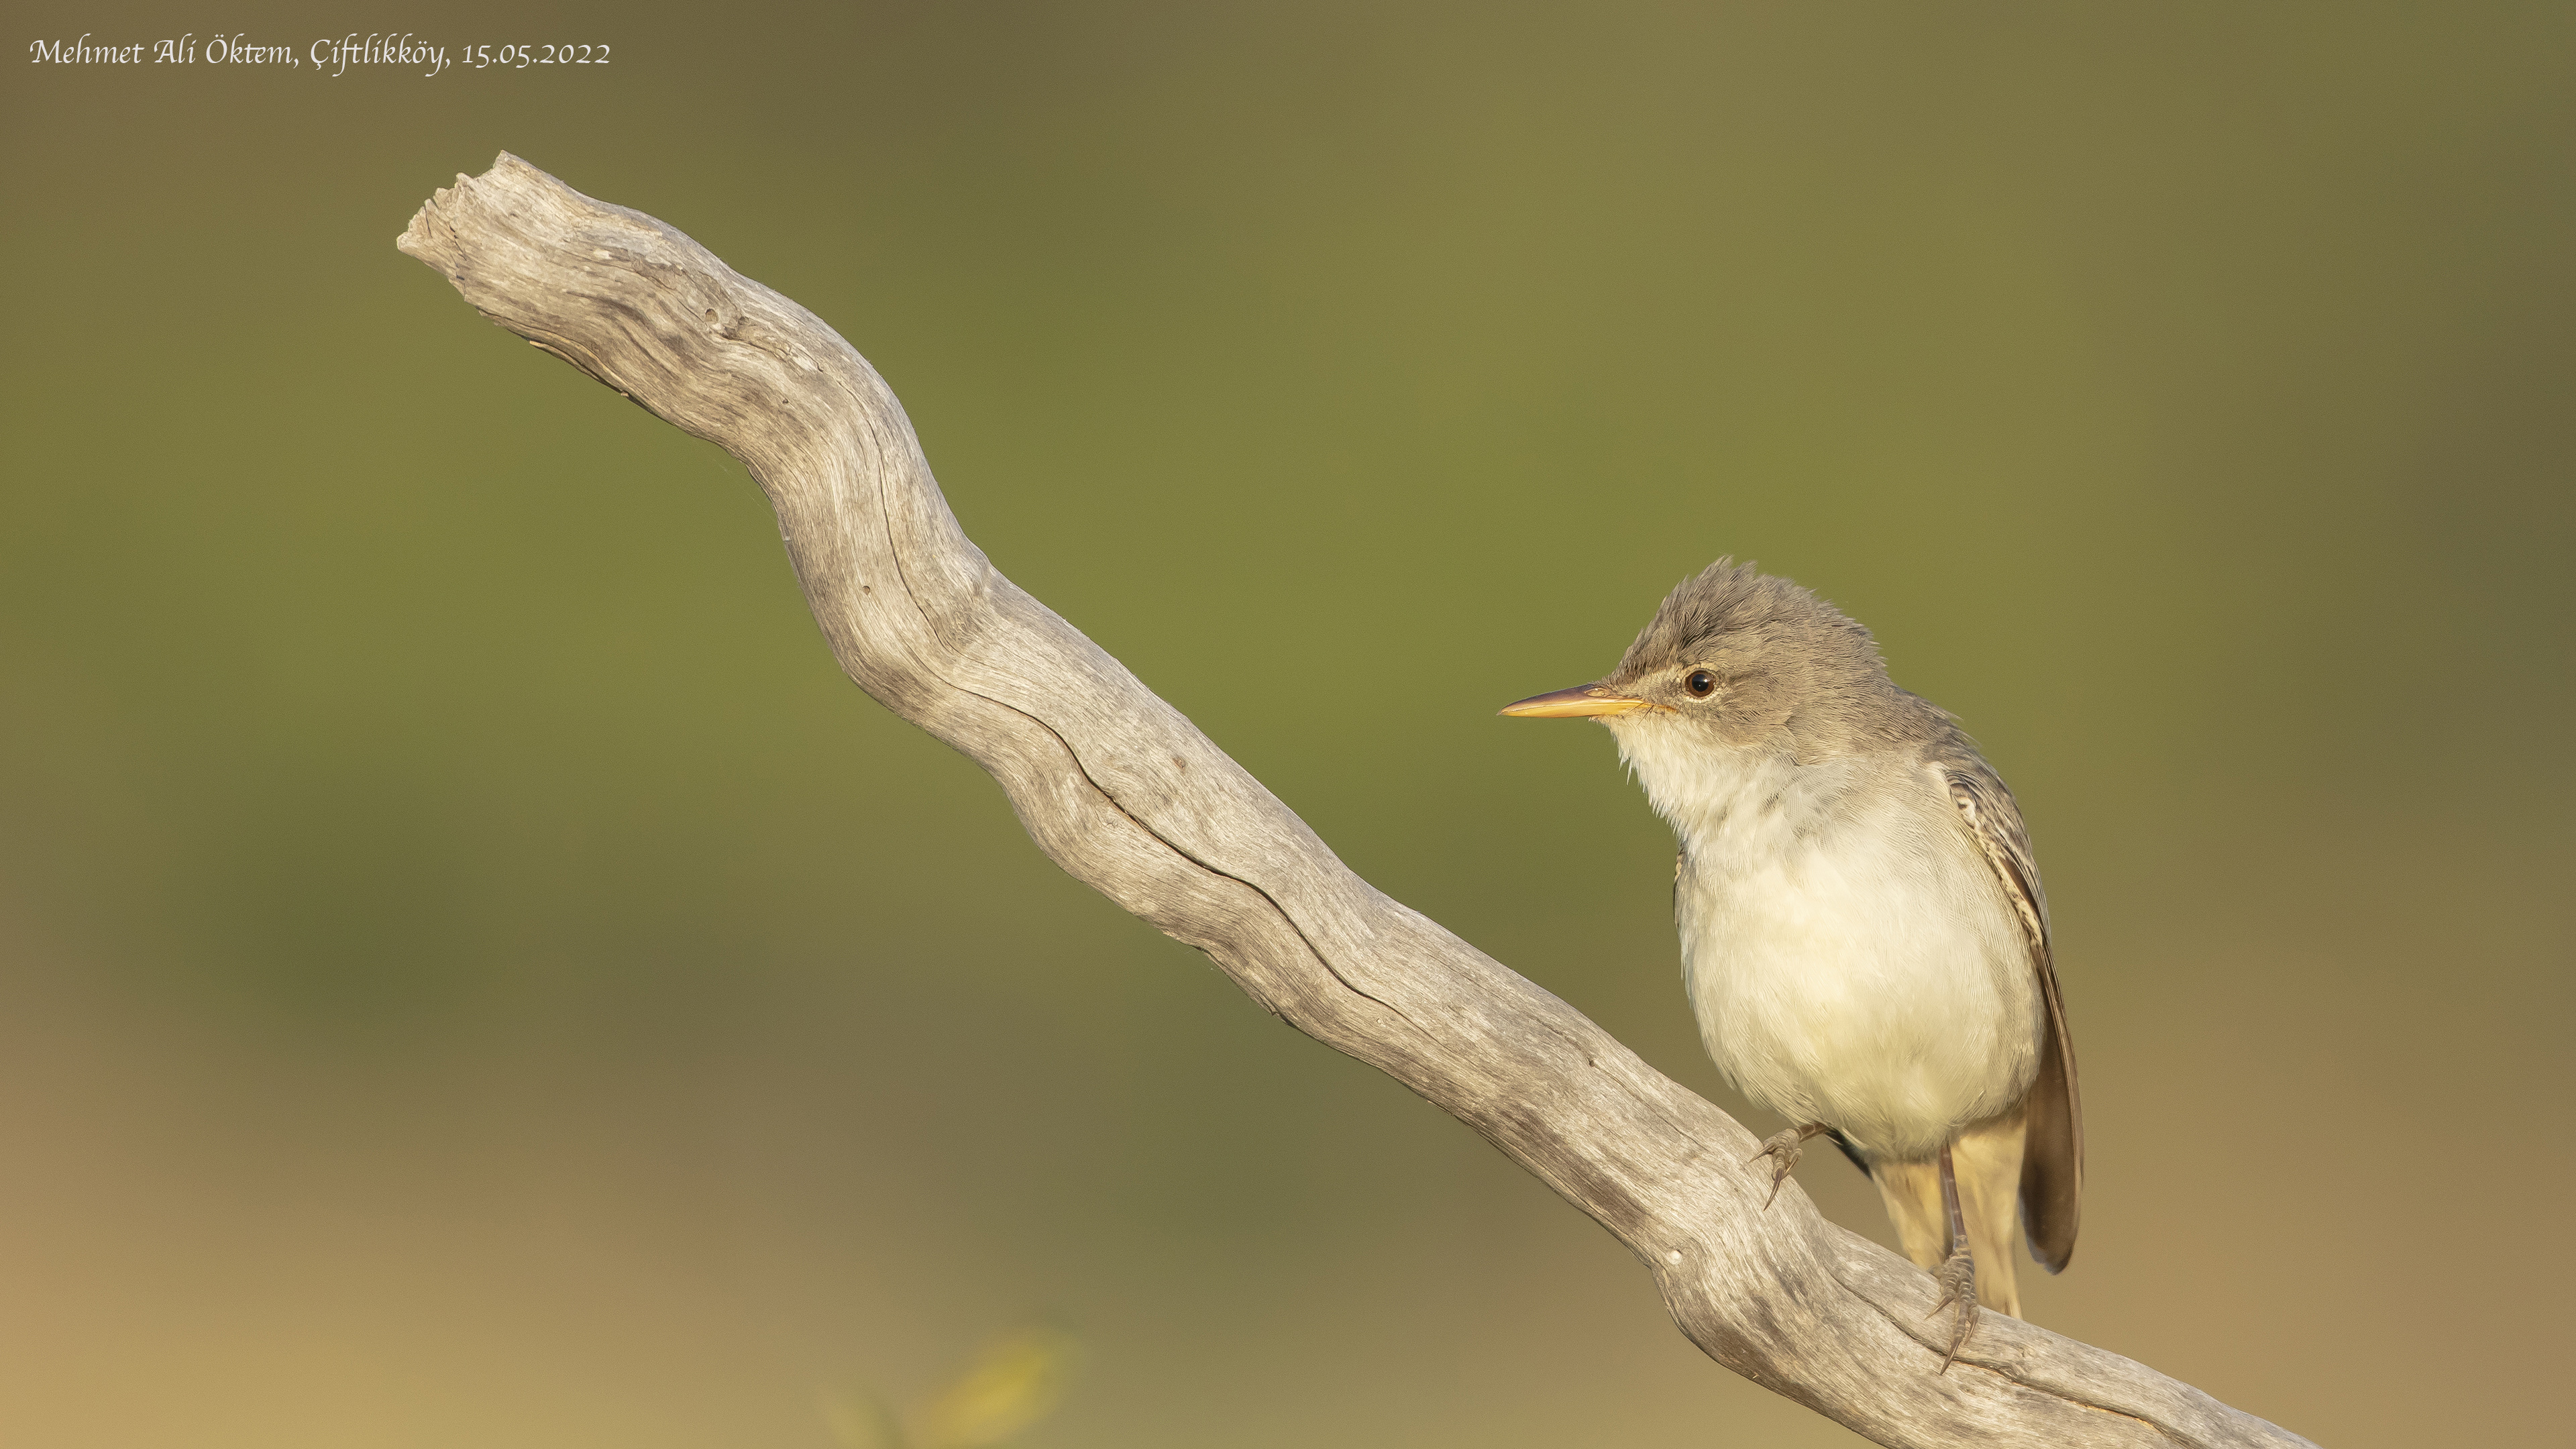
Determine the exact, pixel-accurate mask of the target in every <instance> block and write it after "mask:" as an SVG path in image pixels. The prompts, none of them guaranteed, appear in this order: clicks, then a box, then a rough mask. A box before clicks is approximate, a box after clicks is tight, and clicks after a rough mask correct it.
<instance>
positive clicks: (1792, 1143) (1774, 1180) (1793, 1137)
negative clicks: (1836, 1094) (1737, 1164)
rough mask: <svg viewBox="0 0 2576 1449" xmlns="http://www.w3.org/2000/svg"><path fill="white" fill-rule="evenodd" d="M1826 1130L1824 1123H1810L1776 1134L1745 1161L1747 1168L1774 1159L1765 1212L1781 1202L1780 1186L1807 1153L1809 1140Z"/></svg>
mask: <svg viewBox="0 0 2576 1449" xmlns="http://www.w3.org/2000/svg"><path fill="white" fill-rule="evenodd" d="M1825 1130H1827V1129H1826V1127H1825V1125H1824V1124H1823V1123H1821V1122H1810V1123H1808V1124H1806V1125H1805V1126H1803V1127H1792V1128H1789V1129H1788V1130H1786V1131H1783V1132H1774V1133H1772V1134H1771V1135H1770V1137H1768V1138H1767V1139H1765V1140H1764V1141H1763V1143H1762V1150H1761V1151H1759V1152H1757V1153H1754V1154H1753V1155H1752V1156H1751V1157H1748V1158H1746V1159H1744V1165H1745V1166H1747V1167H1751V1166H1752V1165H1753V1164H1754V1163H1757V1162H1760V1161H1761V1160H1762V1159H1763V1158H1766V1157H1768V1158H1771V1159H1772V1163H1771V1195H1770V1196H1769V1197H1766V1198H1764V1199H1763V1200H1762V1206H1763V1208H1764V1210H1766V1211H1768V1210H1769V1208H1770V1206H1771V1204H1773V1203H1775V1202H1777V1201H1779V1199H1780V1184H1782V1183H1784V1182H1787V1181H1788V1180H1789V1170H1790V1169H1791V1168H1794V1167H1796V1166H1797V1165H1798V1158H1799V1157H1800V1156H1801V1155H1802V1154H1804V1153H1805V1152H1806V1150H1807V1139H1808V1138H1810V1137H1813V1136H1815V1135H1817V1134H1818V1133H1821V1132H1823V1131H1825Z"/></svg>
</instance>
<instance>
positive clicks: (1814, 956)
mask: <svg viewBox="0 0 2576 1449" xmlns="http://www.w3.org/2000/svg"><path fill="white" fill-rule="evenodd" d="M1502 713H1503V714H1506V715H1511V716H1516V717H1523V718H1590V719H1593V720H1595V721H1597V722H1599V723H1600V724H1603V725H1605V726H1607V727H1608V728H1609V730H1610V733H1611V735H1612V737H1613V738H1614V739H1615V740H1616V741H1617V742H1618V747H1619V755H1620V758H1621V760H1622V761H1623V762H1624V763H1625V764H1626V765H1627V767H1628V769H1629V771H1630V773H1631V774H1633V775H1634V776H1635V778H1636V779H1637V781H1638V783H1639V784H1641V785H1642V786H1643V787H1644V788H1645V793H1646V799H1647V801H1648V802H1649V803H1650V804H1651V805H1652V806H1653V808H1654V810H1655V812H1656V813H1657V814H1659V815H1661V816H1662V817H1663V818H1664V819H1665V820H1666V821H1667V822H1669V823H1670V824H1671V825H1672V827H1673V832H1674V835H1675V837H1676V841H1677V843H1678V845H1679V847H1680V849H1679V852H1678V854H1677V855H1676V857H1675V860H1674V866H1673V915H1674V922H1675V925H1676V927H1677V928H1678V930H1679V933H1680V936H1681V960H1682V979H1683V983H1684V986H1685V988H1686V989H1687V992H1688V994H1689V997H1690V1001H1691V1006H1692V1009H1693V1013H1694V1015H1695V1016H1696V1017H1697V1018H1698V1022H1699V1029H1700V1037H1701V1040H1702V1041H1703V1042H1704V1043H1705V1044H1706V1046H1707V1048H1708V1051H1709V1054H1710V1056H1712V1057H1713V1058H1715V1060H1716V1062H1717V1065H1718V1068H1719V1070H1720V1071H1721V1072H1722V1073H1723V1074H1724V1075H1725V1077H1726V1078H1727V1080H1728V1081H1729V1082H1730V1083H1731V1084H1732V1085H1733V1086H1734V1087H1735V1088H1736V1089H1737V1090H1738V1091H1740V1092H1742V1093H1743V1095H1744V1096H1745V1097H1746V1098H1747V1099H1748V1100H1750V1101H1752V1102H1753V1103H1754V1104H1755V1105H1757V1106H1760V1107H1763V1108H1767V1109H1769V1110H1771V1111H1773V1112H1777V1113H1779V1114H1780V1115H1781V1116H1783V1117H1786V1118H1787V1119H1788V1120H1789V1122H1790V1124H1791V1125H1790V1126H1789V1127H1788V1128H1787V1129H1785V1130H1783V1131H1781V1132H1780V1133H1778V1134H1777V1135H1775V1136H1773V1137H1771V1138H1769V1139H1768V1140H1767V1141H1765V1142H1764V1143H1763V1144H1762V1150H1761V1151H1760V1152H1757V1153H1755V1154H1754V1155H1753V1157H1751V1158H1749V1159H1747V1161H1746V1164H1745V1165H1746V1166H1748V1167H1751V1166H1752V1165H1753V1164H1756V1163H1763V1162H1764V1161H1765V1160H1766V1159H1768V1170H1769V1172H1770V1175H1771V1182H1770V1194H1769V1196H1768V1197H1766V1198H1765V1200H1764V1203H1763V1206H1764V1209H1765V1210H1768V1208H1769V1207H1770V1205H1771V1202H1772V1201H1773V1200H1775V1199H1776V1198H1777V1197H1778V1195H1779V1191H1780V1184H1781V1183H1782V1182H1784V1181H1786V1180H1787V1178H1788V1177H1789V1174H1790V1172H1791V1170H1792V1169H1793V1168H1795V1167H1796V1166H1797V1163H1798V1158H1799V1154H1800V1152H1801V1150H1802V1149H1803V1146H1804V1144H1805V1143H1806V1142H1807V1141H1808V1140H1810V1139H1812V1138H1814V1137H1817V1136H1828V1137H1830V1138H1831V1139H1832V1140H1833V1141H1834V1143H1835V1144H1836V1145H1837V1146H1839V1147H1841V1148H1842V1149H1843V1151H1844V1153H1845V1154H1846V1155H1847V1156H1849V1157H1850V1158H1851V1160H1852V1161H1853V1162H1854V1163H1855V1164H1857V1165H1858V1166H1860V1168H1861V1169H1862V1170H1863V1171H1865V1172H1867V1173H1868V1174H1869V1176H1870V1178H1871V1180H1872V1181H1874V1182H1875V1183H1876V1184H1877V1186H1878V1190H1879V1194H1880V1196H1881V1198H1882V1199H1883V1200H1884V1201H1885V1203H1886V1206H1887V1213H1888V1217H1889V1218H1890V1219H1891V1220H1892V1221H1893V1223H1894V1225H1895V1227H1896V1232H1897V1237H1898V1239H1899V1240H1900V1241H1901V1242H1902V1243H1903V1245H1904V1248H1905V1253H1906V1256H1907V1257H1909V1258H1911V1259H1912V1260H1913V1261H1914V1262H1915V1264H1916V1265H1917V1266H1920V1267H1922V1268H1925V1269H1928V1270H1930V1271H1931V1272H1932V1274H1933V1277H1934V1280H1935V1283H1936V1285H1937V1286H1938V1288H1939V1289H1940V1291H1941V1295H1942V1296H1941V1299H1940V1301H1939V1302H1937V1303H1936V1304H1935V1305H1934V1306H1933V1309H1932V1313H1931V1314H1926V1315H1925V1316H1926V1317H1927V1318H1928V1317H1931V1316H1932V1314H1937V1313H1940V1312H1941V1311H1942V1310H1943V1309H1945V1308H1951V1307H1953V1306H1954V1305H1955V1310H1956V1316H1955V1320H1954V1322H1953V1324H1952V1325H1951V1334H1950V1340H1949V1351H1948V1352H1947V1353H1946V1354H1945V1355H1944V1356H1943V1358H1942V1361H1941V1370H1940V1371H1941V1372H1943V1373H1947V1372H1948V1371H1949V1368H1950V1365H1951V1364H1952V1363H1953V1362H1954V1361H1956V1359H1957V1358H1958V1355H1959V1353H1960V1351H1961V1349H1962V1348H1963V1347H1964V1346H1965V1345H1966V1343H1967V1341H1968V1338H1969V1335H1970V1334H1971V1332H1972V1331H1973V1330H1974V1327H1975V1325H1976V1322H1977V1314H1978V1307H1979V1304H1980V1302H1982V1303H1983V1305H1984V1306H1985V1307H1987V1308H1991V1309H1994V1310H1996V1311H1999V1312H2002V1313H2007V1314H2010V1315H2012V1316H2014V1317H2020V1316H2021V1296H2020V1290H2019V1286H2018V1280H2017V1277H2016V1264H2015V1253H2014V1238H2015V1236H2016V1235H2015V1233H2014V1231H2013V1229H2014V1225H2015V1218H2016V1216H2018V1218H2019V1220H2020V1227H2021V1230H2022V1231H2021V1233H2020V1235H2019V1236H2020V1237H2022V1238H2023V1239H2024V1240H2025V1241H2027V1243H2028V1244H2029V1248H2030V1254H2031V1257H2032V1258H2033V1259H2034V1260H2035V1261H2036V1262H2037V1263H2038V1264H2039V1265H2040V1267H2042V1268H2044V1269H2046V1270H2047V1271H2049V1272H2051V1273H2055V1272H2058V1271H2060V1270H2062V1269H2064V1268H2065V1266H2066V1264H2067V1261H2068V1259H2069V1258H2070V1257H2071V1256H2072V1255H2073V1253H2074V1251H2075V1235H2076V1229H2077V1226H2078V1220H2079V1217H2080V1208H2081V1203H2082V1197H2083V1183H2084V1117H2083V1109H2082V1105H2081V1102H2080V1099H2079V1096H2078V1092H2077V1088H2076V1074H2075V1052H2074V1047H2073V1043H2072V1041H2071V1040H2070V1038H2069V1036H2068V1033H2067V1026H2066V1009H2065V1006H2064V1003H2063V1002H2062V1001H2061V999H2060V997H2059V992H2058V985H2057V970H2056V963H2055V959H2054V953H2053V950H2052V947H2051V944H2050V936H2049V924H2048V897H2047V895H2046V894H2045V892H2044V891H2043V890H2042V889H2041V886H2040V879H2039V867H2038V865H2037V863H2036V862H2035V861H2034V860H2033V859H2032V855H2031V848H2030V837H2029V834H2028V832H2027V831H2026V830H2025V828H2024V826H2023V823H2022V817H2021V810H2020V807H2019V806H2018V805H2017V804H2015V802H2014V800H2013V796H2012V792H2011V791H2010V790H2008V789H2006V788H2005V787H2004V782H2003V778H2002V777H2001V776H2000V775H1998V774H1996V773H1995V770H1994V768H1993V767H1992V766H1990V765H1988V764H1987V763H1986V760H1985V757H1984V756H1983V755H1981V754H1980V753H1979V752H1978V750H1977V746H1976V744H1975V742H1974V741H1972V740H1971V739H1969V737H1968V736H1967V734H1966V733H1964V732H1963V731H1962V730H1961V729H1960V727H1959V723H1958V720H1957V719H1956V717H1955V716H1953V715H1951V714H1950V713H1949V712H1948V711H1946V710H1943V709H1941V708H1940V707H1938V706H1936V705H1934V704H1932V703H1931V702H1930V701H1928V700H1926V699H1923V698H1922V697H1921V696H1919V695H1915V694H1911V693H1909V692H1907V691H1905V690H1903V689H1900V688H1898V687H1897V685H1896V683H1895V682H1894V680H1892V679H1891V678H1890V677H1889V675H1888V671H1887V665H1886V663H1885V661H1884V660H1883V659H1882V658H1881V657H1880V655H1879V650H1878V645H1877V642H1876V641H1875V640H1874V639H1872V637H1871V636H1870V633H1869V631H1868V630H1867V629H1865V628H1862V627H1861V626H1860V625H1859V624H1858V623H1856V622H1854V621H1853V620H1852V619H1851V618H1849V617H1848V616H1846V615H1845V614H1844V613H1843V612H1842V611H1841V610H1840V609H1837V608H1835V607H1834V606H1833V605H1832V604H1830V603H1828V602H1826V601H1825V600H1823V599H1821V598H1819V597H1817V596H1816V595H1815V594H1813V593H1811V592H1809V591H1808V590H1806V589H1804V588H1801V587H1799V586H1798V585H1797V584H1795V583H1793V582H1791V581H1789V580H1787V579H1783V578H1776V577H1772V576H1770V575H1766V574H1763V573H1761V572H1759V571H1758V570H1757V569H1756V568H1755V566H1753V565H1751V564H1743V565H1739V564H1736V563H1735V562H1734V561H1733V560H1732V559H1726V558H1721V559H1719V560H1718V561H1717V562H1716V563H1714V564H1711V565H1710V566H1709V567H1708V568H1706V569H1705V570H1703V571H1701V572H1700V573H1698V574H1697V575H1695V576H1693V577H1691V578H1688V579H1685V580H1683V581H1682V582H1681V584H1680V585H1679V586H1677V587H1676V588H1674V589H1673V591H1672V592H1671V594H1670V595H1668V596H1667V597H1666V598H1665V599H1664V601H1663V604H1662V606H1661V607H1660V608H1658V609H1657V610H1656V611H1655V615H1654V618H1653V619H1652V620H1650V621H1649V622H1648V623H1647V624H1646V627H1645V628H1644V629H1643V630H1642V631H1641V632H1639V634H1638V635H1637V638H1636V642H1634V643H1632V644H1630V645H1629V646H1628V650H1627V653H1626V654H1625V655H1623V656H1622V657H1621V658H1620V660H1619V665H1618V667H1617V668H1616V669H1613V670H1612V671H1610V673H1609V674H1608V675H1607V676H1605V677H1603V678H1602V679H1601V680H1600V681H1598V682H1597V683H1593V684H1587V685H1578V686H1576V687H1574V688H1572V689H1560V690H1557V691H1555V692H1553V693H1549V694H1541V695H1535V696H1533V697H1531V698H1528V699H1524V700H1520V701H1517V702H1515V703H1513V704H1510V705H1506V706H1504V708H1503V710H1502ZM1757 1186H1758V1179H1757Z"/></svg>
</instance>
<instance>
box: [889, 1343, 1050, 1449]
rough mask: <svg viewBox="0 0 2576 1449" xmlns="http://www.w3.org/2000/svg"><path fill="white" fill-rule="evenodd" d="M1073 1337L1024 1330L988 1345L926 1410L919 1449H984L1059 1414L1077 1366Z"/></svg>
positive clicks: (923, 1407)
mask: <svg viewBox="0 0 2576 1449" xmlns="http://www.w3.org/2000/svg"><path fill="white" fill-rule="evenodd" d="M1073 1355H1074V1340H1073V1335H1071V1334H1069V1333H1065V1332H1062V1331H1060V1330H1057V1329H1050V1328H1029V1329H1022V1330H1020V1331H1018V1332H1016V1333H1009V1334H1005V1335H1003V1336H1002V1337H1000V1338H997V1339H995V1340H993V1341H992V1342H991V1343H990V1344H987V1345H986V1346H985V1349H984V1353H983V1356H982V1357H980V1358H978V1359H977V1360H976V1361H975V1363H974V1365H973V1366H972V1367H970V1368H968V1369H967V1370H966V1372H965V1373H964V1374H963V1375H961V1376H960V1377H959V1378H958V1379H957V1381H956V1382H955V1383H952V1384H950V1385H949V1386H948V1387H947V1388H945V1389H943V1390H941V1391H940V1393H939V1395H938V1396H937V1397H936V1398H933V1399H932V1400H931V1401H930V1402H929V1403H927V1404H925V1405H923V1406H922V1408H921V1412H920V1416H919V1419H918V1422H919V1424H920V1428H921V1433H920V1438H919V1446H920V1449H984V1446H988V1445H994V1444H1001V1443H1005V1442H1007V1441H1008V1440H1009V1439H1010V1438H1011V1437H1012V1436H1013V1435H1016V1434H1018V1433H1019V1432H1020V1431H1021V1430H1023V1429H1026V1428H1028V1427H1029V1426H1030V1425H1032V1424H1034V1423H1036V1422H1038V1421H1039V1420H1040V1419H1043V1418H1045V1417H1046V1416H1047V1415H1049V1414H1051V1413H1053V1412H1055V1406H1056V1402H1057V1400H1059V1399H1061V1398H1062V1397H1063V1396H1064V1385H1065V1380H1066V1378H1067V1376H1068V1375H1069V1374H1070V1372H1071V1370H1072V1367H1073Z"/></svg>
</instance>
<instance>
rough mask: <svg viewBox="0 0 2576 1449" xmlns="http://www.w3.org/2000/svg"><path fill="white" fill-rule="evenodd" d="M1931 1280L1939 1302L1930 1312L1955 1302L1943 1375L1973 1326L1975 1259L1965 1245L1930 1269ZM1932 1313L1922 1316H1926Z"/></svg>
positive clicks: (1957, 1354)
mask: <svg viewBox="0 0 2576 1449" xmlns="http://www.w3.org/2000/svg"><path fill="white" fill-rule="evenodd" d="M1932 1281H1933V1282H1935V1283H1938V1284H1940V1285H1941V1301H1940V1302H1938V1303H1935V1304H1933V1305H1932V1313H1938V1312H1940V1311H1941V1310H1942V1309H1944V1308H1947V1307H1949V1306H1950V1305H1951V1304H1953V1303H1956V1304H1958V1305H1959V1322H1958V1325H1957V1326H1956V1327H1954V1328H1953V1329H1951V1330H1950V1351H1949V1352H1948V1353H1945V1354H1943V1355H1941V1372H1943V1373H1945V1374H1946V1373H1948V1372H1949V1371H1950V1365H1951V1364H1952V1363H1955V1362H1957V1360H1958V1357H1959V1350H1960V1349H1962V1348H1964V1347H1966V1346H1967V1343H1968V1335H1969V1333H1971V1332H1972V1331H1974V1330H1975V1328H1976V1326H1977V1260H1976V1259H1975V1258H1972V1257H1970V1256H1969V1255H1968V1245H1967V1244H1965V1243H1961V1244H1959V1245H1958V1247H1956V1248H1955V1249H1953V1250H1952V1251H1951V1253H1950V1257H1949V1259H1948V1260H1947V1261H1946V1262H1944V1263H1942V1265H1941V1266H1940V1267H1938V1268H1935V1269H1933V1270H1932ZM1932 1313H1926V1314H1924V1315H1923V1316H1924V1317H1926V1318H1929V1317H1931V1316H1932Z"/></svg>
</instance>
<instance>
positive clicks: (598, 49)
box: [27, 31, 608, 76]
mask: <svg viewBox="0 0 2576 1449" xmlns="http://www.w3.org/2000/svg"><path fill="white" fill-rule="evenodd" d="M453 49H454V52H455V53H454V54H453V55H451V54H450V53H449V52H450V47H448V46H444V45H430V44H428V43H426V42H424V41H417V40H414V39H413V38H412V37H411V35H410V34H409V33H408V32H405V33H404V34H401V35H369V36H366V37H364V38H361V37H360V36H359V35H358V34H357V33H356V32H355V31H352V32H350V33H349V34H348V35H346V36H344V37H342V38H340V39H338V40H317V41H315V42H313V43H312V44H311V45H309V46H307V47H305V48H304V50H303V51H302V52H300V53H299V52H298V51H297V50H296V49H295V47H293V46H291V45H259V44H254V43H253V42H252V41H251V40H250V39H249V37H248V36H247V35H246V34H241V35H216V36H209V37H207V38H206V39H205V40H204V41H202V42H201V41H199V40H198V39H197V37H196V36H195V35H194V34H189V35H183V36H180V37H179V38H178V39H176V40H147V41H138V42H136V43H135V44H132V45H95V44H92V43H91V40H90V36H89V35H88V34H84V35H82V36H81V38H80V39H78V40H37V41H30V42H29V43H28V45H27V58H28V59H29V60H30V61H32V62H34V63H35V64H38V65H276V66H286V67H288V68H290V69H296V70H302V69H308V68H309V69H311V70H312V71H313V72H314V73H315V74H317V75H335V76H336V75H341V74H344V73H346V72H347V71H348V69H349V68H350V67H351V66H367V65H400V66H408V67H412V68H414V69H417V70H419V72H420V73H421V74H422V75H425V76H429V75H436V74H438V73H439V72H440V71H443V70H445V69H447V68H448V67H449V66H451V65H461V66H463V67H465V68H466V69H468V70H482V69H485V68H487V67H491V66H502V67H507V68H509V69H513V70H524V69H526V68H528V67H530V66H544V65H606V64H608V47H607V46H605V45H460V46H456V47H454V48H453Z"/></svg>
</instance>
